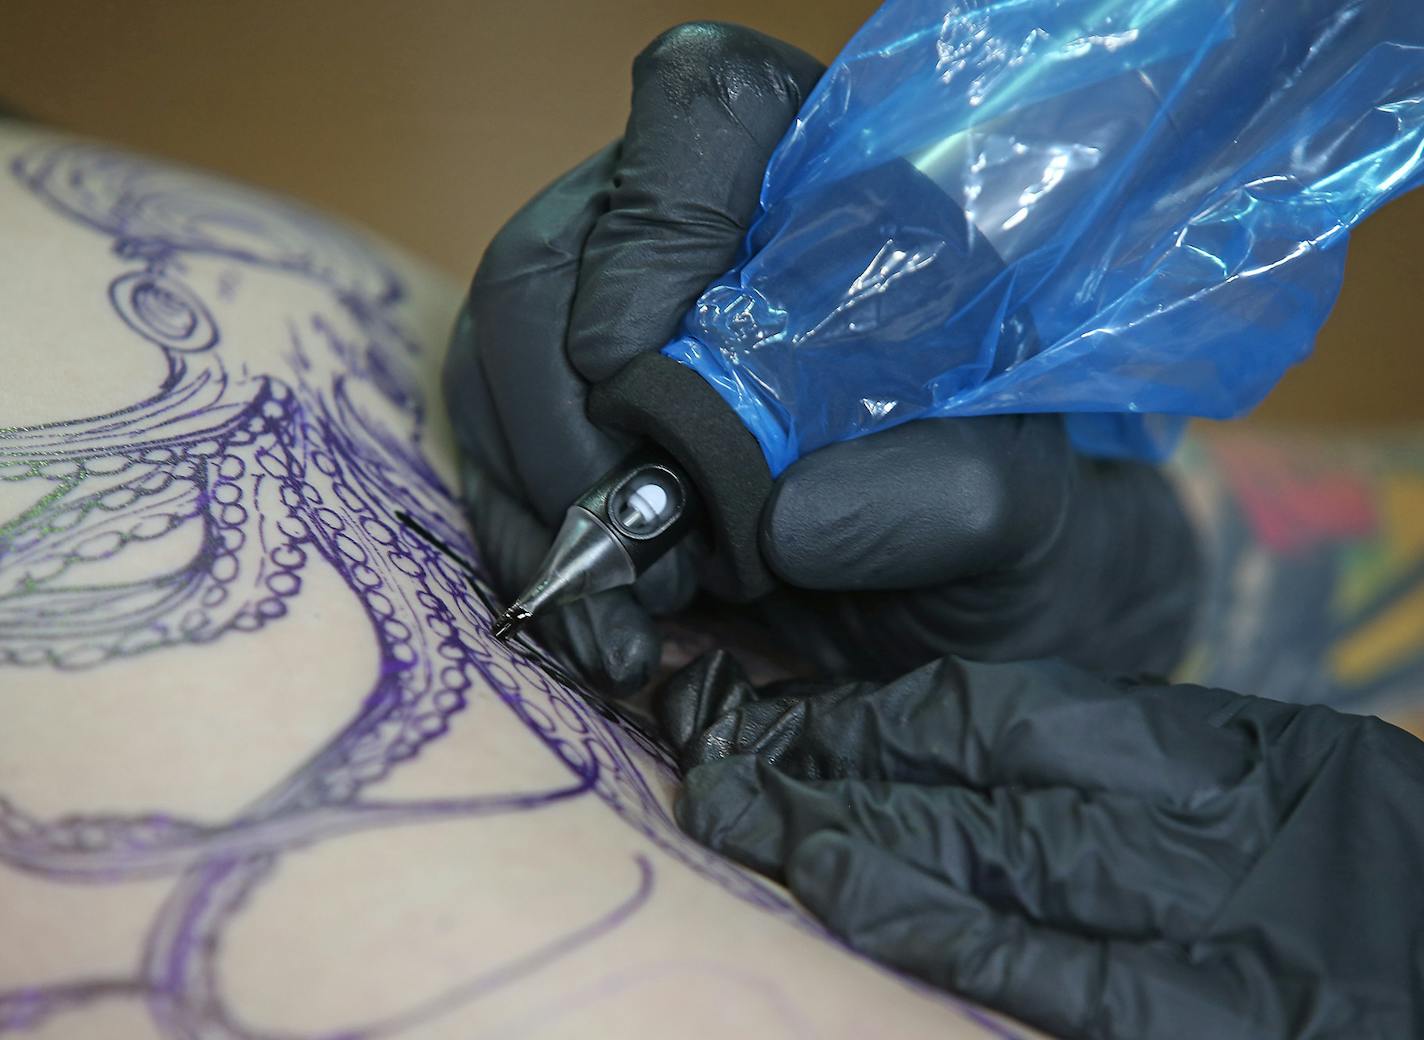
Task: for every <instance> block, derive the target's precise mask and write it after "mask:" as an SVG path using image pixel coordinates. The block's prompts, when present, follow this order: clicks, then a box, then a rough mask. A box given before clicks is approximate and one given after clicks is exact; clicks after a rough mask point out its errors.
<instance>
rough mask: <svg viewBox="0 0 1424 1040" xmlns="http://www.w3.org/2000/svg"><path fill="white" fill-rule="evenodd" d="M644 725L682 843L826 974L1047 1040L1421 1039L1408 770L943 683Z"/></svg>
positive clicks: (1080, 689)
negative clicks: (747, 886)
mask: <svg viewBox="0 0 1424 1040" xmlns="http://www.w3.org/2000/svg"><path fill="white" fill-rule="evenodd" d="M662 714H663V718H662V722H663V724H664V726H665V728H666V730H667V732H668V734H669V736H670V738H671V739H672V741H673V742H674V744H675V745H676V747H677V749H678V750H679V752H680V755H681V758H682V762H683V764H684V766H685V767H687V768H689V769H690V770H691V771H690V772H689V773H688V775H687V783H686V787H685V788H684V791H683V794H682V797H681V799H680V801H679V803H678V806H677V814H678V820H679V821H680V823H681V824H682V825H683V827H684V828H686V829H687V830H688V832H689V833H691V834H692V835H693V836H694V837H696V838H697V839H699V840H700V841H702V842H704V843H706V844H707V845H709V846H711V847H712V848H714V849H716V850H719V851H721V852H723V853H725V854H726V855H728V856H730V857H732V858H733V859H736V860H739V861H741V862H742V863H744V864H746V865H748V866H750V867H752V868H754V869H756V870H759V871H761V872H763V873H766V874H768V875H770V876H772V877H775V878H778V879H781V880H783V881H785V883H786V884H787V885H789V886H790V888H791V890H792V891H793V892H794V893H795V894H796V896H797V897H798V898H799V899H800V900H801V901H802V903H804V904H805V906H806V907H807V908H808V909H809V910H810V911H811V912H812V913H813V914H816V915H818V916H819V917H821V918H822V919H823V920H824V921H825V923H826V924H827V925H828V926H829V927H830V929H831V930H832V931H834V932H835V933H837V934H838V935H840V936H841V937H842V938H843V939H844V940H845V941H846V942H847V943H848V944H849V945H850V946H852V947H853V948H855V949H857V950H859V951H861V952H863V953H865V954H867V955H869V956H871V957H875V958H877V959H880V960H882V961H885V962H886V963H888V964H890V965H892V966H894V967H897V968H899V969H902V970H904V971H907V972H909V973H911V974H914V975H917V976H919V977H921V978H923V979H925V980H927V981H929V982H932V983H934V984H937V985H940V986H943V987H945V988H948V989H952V990H954V991H956V992H958V993H961V994H963V995H965V996H967V997H969V998H971V999H974V1000H977V1001H980V1002H982V1003H984V1004H986V1005H989V1006H992V1007H995V1008H998V1009H1000V1010H1002V1011H1004V1012H1006V1013H1008V1014H1010V1015H1014V1016H1016V1017H1018V1018H1020V1019H1022V1020H1024V1021H1025V1022H1028V1023H1030V1024H1033V1025H1036V1026H1039V1027H1041V1028H1043V1029H1045V1030H1048V1031H1049V1032H1051V1033H1053V1034H1055V1035H1059V1036H1062V1037H1065V1038H1076V1037H1092V1038H1113V1040H1168V1038H1172V1040H1176V1038H1181V1040H1200V1038H1204V1037H1210V1038H1211V1040H1235V1038H1247V1037H1251V1038H1282V1040H1284V1038H1293V1040H1324V1038H1331V1040H1373V1038H1380V1040H1384V1038H1389V1040H1396V1038H1403V1037H1418V1036H1424V886H1421V885H1420V884H1419V872H1420V869H1421V867H1424V811H1421V806H1424V744H1421V743H1420V742H1419V741H1418V740H1416V739H1415V738H1413V737H1412V736H1410V735H1408V734H1406V733H1405V732H1403V731H1402V730H1398V729H1396V728H1394V727H1393V726H1389V725H1387V724H1385V723H1383V722H1381V721H1379V720H1378V719H1373V718H1363V717H1359V716H1352V715H1343V714H1339V713H1337V712H1335V711H1332V710H1330V709H1328V708H1324V707H1319V706H1314V707H1300V706H1295V705H1288V704H1283V703H1279V702H1276V701H1269V700H1264V699H1260V698H1255V697H1245V696H1240V695H1238V694H1235V693H1229V692H1227V691H1224V690H1209V689H1202V688H1199V687H1189V686H1166V685H1159V686H1139V685H1133V684H1129V683H1125V682H1123V683H1108V682H1103V681H1100V680H1098V679H1095V678H1093V677H1091V676H1089V675H1088V674H1086V673H1084V672H1081V671H1077V670H1075V669H1073V668H1071V667H1069V666H1067V665H1061V664H1048V663H1039V664H1008V665H1004V664H997V665H996V664H970V663H965V662H961V661H958V660H955V659H952V658H949V659H945V660H943V661H940V662H937V663H934V664H931V665H928V666H926V667H924V668H921V669H920V670H918V671H916V672H913V673H911V674H909V675H906V676H904V677H903V678H901V679H899V680H897V681H895V682H892V683H890V684H888V685H885V686H883V687H878V688H877V687H875V686H872V685H868V684H858V685H857V684H852V685H844V686H838V687H830V688H816V687H814V686H811V685H807V684H804V683H801V684H783V685H781V686H779V687H776V688H767V689H766V690H764V691H762V692H758V691H756V690H754V689H753V688H752V687H751V685H750V684H749V683H748V682H747V681H746V679H745V677H744V676H743V675H742V673H741V671H740V669H739V667H738V666H737V665H736V663H735V662H734V661H732V660H731V659H730V658H729V657H728V656H726V655H725V654H722V653H718V654H712V655H708V656H707V657H705V658H703V659H701V660H700V661H698V662H697V663H695V664H693V665H690V666H689V667H688V668H687V669H685V670H684V671H682V672H681V673H679V674H678V675H677V676H675V677H674V678H673V679H672V680H671V681H670V683H669V685H668V687H667V689H666V693H665V697H664V699H663V701H662Z"/></svg>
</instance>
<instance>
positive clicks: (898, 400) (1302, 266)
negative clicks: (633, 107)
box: [497, 0, 1424, 636]
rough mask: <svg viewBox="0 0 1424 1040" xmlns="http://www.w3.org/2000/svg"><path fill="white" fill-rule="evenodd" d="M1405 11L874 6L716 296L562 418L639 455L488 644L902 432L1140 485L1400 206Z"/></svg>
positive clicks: (1418, 91) (581, 511) (747, 519)
mask: <svg viewBox="0 0 1424 1040" xmlns="http://www.w3.org/2000/svg"><path fill="white" fill-rule="evenodd" d="M1421 157H1424V4H1421V3H1420V2H1419V0H1377V2H1373V3H1368V4H1342V3H1340V2H1339V0H1025V2H1021V3H1013V4H1006V3H988V2H987V0H888V2H887V3H885V5H884V6H883V7H881V8H880V10H879V11H878V12H877V13H876V14H875V15H873V16H872V17H871V19H870V20H869V21H868V22H867V23H866V24H865V25H864V26H863V27H862V28H861V29H860V30H859V32H857V33H856V35H855V36H854V37H853V38H852V39H851V41H850V43H849V44H848V45H847V46H846V48H845V50H844V51H843V52H842V53H841V54H840V56H839V57H838V58H837V59H836V60H835V62H834V63H833V64H832V65H831V67H830V68H829V69H828V70H827V72H826V74H825V76H824V77H823V78H822V80H821V81H820V83H819V85H818V86H817V87H816V89H815V90H814V91H813V92H812V94H811V95H810V97H809V98H808V99H807V101H806V103H805V105H804V106H803V108H802V110H801V112H800V114H799V116H798V118H797V120H796V121H795V123H794V125H793V126H792V128H791V129H790V131H789V132H788V133H787V135H786V137H785V138H784V139H783V140H782V142H781V143H780V145H779V146H778V147H777V149H776V151H775V153H774V154H773V156H772V158H771V161H770V163H769V164H768V167H767V170H766V175H765V178H764V180H763V182H762V190H761V195H760V200H759V208H758V211H757V215H756V219H755V221H754V223H753V224H752V226H751V228H750V230H749V231H748V233H747V236H746V239H745V240H744V242H743V245H742V247H741V250H740V251H739V254H738V258H737V261H736V263H735V265H734V266H733V268H732V269H731V270H730V271H728V272H727V273H726V274H725V275H723V276H722V277H720V278H718V279H717V280H716V281H715V282H713V283H712V285H710V286H709V287H708V288H707V290H706V291H705V292H704V293H703V295H702V296H701V298H699V299H698V301H697V302H696V304H695V305H694V306H693V308H692V309H691V311H690V312H689V313H688V314H687V316H686V318H685V319H684V322H683V325H682V328H681V330H680V332H679V335H678V336H677V338H676V339H675V340H674V341H673V342H672V343H669V344H668V345H667V346H665V347H664V348H663V349H662V351H661V352H660V353H658V354H652V355H646V356H643V357H641V358H639V359H637V360H636V361H634V362H632V363H630V364H629V365H627V366H625V368H624V369H623V370H622V371H621V372H620V373H619V374H618V375H616V376H615V377H614V378H612V379H611V380H608V381H607V382H605V383H603V384H600V385H599V386H597V387H596V388H595V389H594V392H593V394H592V397H591V400H590V403H589V411H590V415H591V417H592V418H593V419H594V420H595V421H596V422H599V423H601V424H604V425H607V426H610V427H614V428H618V429H622V430H625V431H628V432H630V433H633V434H636V435H640V436H641V437H643V438H644V439H645V440H644V445H643V447H641V448H640V449H639V450H638V451H637V452H635V453H634V455H632V456H631V457H630V458H629V459H628V460H626V461H625V462H624V463H623V464H621V465H620V466H618V467H617V468H616V469H615V470H614V471H613V472H611V473H609V474H608V475H607V476H606V477H605V478H604V479H603V480H601V481H600V482H599V483H598V485H597V486H596V487H594V488H593V489H591V490H590V491H589V492H588V493H587V494H585V495H584V496H583V497H582V498H580V499H579V500H578V501H577V502H576V503H575V504H574V505H573V506H572V507H571V508H570V510H569V513H568V517H567V519H566V521H565V523H564V525H563V527H562V529H561V530H560V532H559V535H558V537H557V539H556V541H555V544H554V548H553V550H552V552H551V553H550V555H549V557H548V559H547V561H546V564H545V566H544V568H543V570H542V571H541V573H540V574H539V576H538V577H537V578H536V580H535V581H534V583H533V584H532V585H531V586H530V588H529V589H528V590H527V591H526V592H525V593H524V594H523V595H521V596H520V597H519V598H518V600H517V601H516V602H515V603H514V605H513V606H512V607H511V608H510V610H509V611H507V612H506V613H505V614H504V615H503V616H502V617H501V619H500V621H499V623H498V626H497V634H499V635H501V636H507V635H508V634H509V633H511V632H513V631H514V630H515V629H517V628H518V627H520V626H521V625H522V624H524V623H525V622H527V621H528V620H529V619H530V618H531V617H532V616H533V615H535V614H537V613H538V612H540V611H541V610H544V609H547V608H548V607H550V606H553V605H555V604H558V603H563V602H568V601H570V600H573V599H577V598H579V597H582V596H586V595H589V594H591V593H594V592H598V591H601V590H603V589H607V588H612V587H615V586H618V585H625V584H628V583H630V582H632V581H633V580H634V579H635V578H636V577H637V575H638V574H639V573H640V572H641V571H642V570H643V569H645V568H646V567H647V566H648V565H649V564H651V563H652V562H653V561H654V560H656V559H657V558H658V557H659V556H661V555H662V554H663V553H665V552H666V551H667V550H668V549H669V548H670V547H671V546H672V545H673V544H674V543H675V542H676V541H678V540H679V539H680V538H682V537H683V536H684V535H686V534H687V533H688V532H689V531H692V530H695V531H696V532H697V537H699V538H701V539H705V541H706V550H707V551H706V553H705V554H704V557H705V559H704V573H703V581H704V585H705V586H706V587H708V588H710V589H711V590H712V591H713V592H714V593H716V594H718V595H721V596H724V597H726V598H729V599H740V600H747V599H752V598H755V597H757V596H759V595H762V594H764V593H765V592H767V591H769V590H770V588H771V587H772V586H773V579H772V577H771V575H770V573H769V571H768V570H767V568H766V565H765V563H764V561H763V560H762V558H761V556H760V552H759V550H758V545H757V525H758V520H759V517H760V513H761V508H762V504H763V502H764V501H765V499H766V497H767V495H768V494H769V492H770V490H771V486H772V481H773V480H774V479H775V478H776V476H777V475H778V474H780V473H781V472H782V471H783V470H784V469H785V468H786V467H787V466H789V465H790V464H791V463H792V462H794V461H795V460H796V459H797V458H799V457H800V456H802V455H804V454H806V453H808V452H811V451H814V450H815V449H817V448H819V447H822V446H823V445H827V444H830V443H833V442H835V441H840V440H846V439H849V438H853V437H861V436H864V435H866V434H869V433H874V432H876V431H877V430H883V429H885V428H887V427H890V426H893V425H896V424H898V423H902V422H908V421H910V420H913V419H920V418H931V417H945V416H968V415H985V414H992V413H1005V412H1009V413H1012V412H1059V413H1064V414H1065V422H1066V424H1067V429H1068V432H1069V435H1070V436H1071V438H1072V440H1073V443H1074V445H1075V447H1076V448H1077V449H1079V450H1080V451H1083V452H1086V453H1091V454H1097V455H1104V456H1132V457H1138V458H1149V459H1152V458H1161V457H1163V456H1164V455H1165V454H1166V453H1167V452H1168V451H1170V449H1171V447H1172V445H1173V444H1174V443H1175V440H1176V438H1177V436H1178V435H1179V434H1180V432H1181V429H1182V428H1183V425H1184V424H1185V422H1186V418H1187V417H1188V416H1194V415H1195V416H1208V417H1214V418H1228V417H1232V416H1236V415H1239V414H1241V413H1242V412H1244V411H1246V410H1247V409H1249V408H1250V407H1252V406H1253V405H1254V404H1255V403H1256V402H1258V401H1259V400H1260V399H1261V398H1262V397H1263V396H1265V394H1266V393H1267V391H1269V390H1270V388H1271V387H1272V386H1273V385H1274V384H1275V383H1276V381H1277V380H1278V379H1279V378H1280V377H1281V375H1282V374H1283V373H1284V371H1285V370H1286V369H1287V368H1288V367H1289V366H1290V365H1291V364H1293V363H1295V362H1297V361H1299V360H1301V359H1303V358H1304V357H1305V356H1306V355H1307V354H1308V353H1309V351H1310V347H1311V345H1312V343H1313V340H1314V338H1315V335H1316V333H1317V331H1318V330H1319V328H1320V325H1321V324H1322V323H1323V321H1324V320H1325V317H1326V315H1327V314H1328V312H1329V310H1330V307H1331V306H1332V304H1333V302H1334V300H1335V297H1336V294H1337V293H1338V291H1339V287H1340V281H1341V276H1342V273H1343V270H1344V262H1345V242H1346V239H1347V237H1348V233H1349V231H1350V229H1351V228H1352V227H1353V226H1354V225H1355V224H1357V223H1358V222H1359V221H1360V220H1362V219H1363V218H1364V217H1365V216H1367V215H1368V214H1369V213H1371V212H1372V211H1374V210H1375V209H1377V208H1378V207H1379V206H1381V205H1383V204H1384V203H1385V202H1386V201H1388V200H1389V199H1391V198H1393V197H1394V196H1396V195H1399V194H1401V193H1402V192H1404V191H1406V190H1408V189H1409V188H1412V187H1414V186H1416V185H1417V184H1419V183H1420V181H1421V179H1422V178H1424V158H1421Z"/></svg>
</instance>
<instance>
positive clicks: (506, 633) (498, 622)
mask: <svg viewBox="0 0 1424 1040" xmlns="http://www.w3.org/2000/svg"><path fill="white" fill-rule="evenodd" d="M533 616H534V615H533V614H531V613H530V612H529V611H528V609H526V608H525V607H524V605H523V604H521V603H515V604H514V605H513V606H511V607H510V608H509V609H508V610H506V611H505V612H504V613H503V614H501V615H500V616H499V617H497V618H495V620H494V626H493V627H492V628H491V629H490V634H491V635H493V636H494V637H495V638H496V639H498V640H499V641H500V642H501V643H507V642H509V641H510V640H511V639H513V638H514V637H515V636H517V635H518V634H519V630H520V629H522V628H523V627H524V626H525V625H527V624H528V623H529V620H530V618H532V617H533Z"/></svg>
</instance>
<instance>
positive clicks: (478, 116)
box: [0, 0, 1424, 423]
mask: <svg viewBox="0 0 1424 1040" xmlns="http://www.w3.org/2000/svg"><path fill="white" fill-rule="evenodd" d="M874 6H875V5H874V4H873V3H872V2H869V0H755V2H754V0H566V2H562V3H560V2H553V0H523V2H503V0H501V2H491V0H484V2H481V0H405V2H399V0H244V2H241V3H238V2H226V3H218V2H216V0H181V2H175V0H124V2H108V0H0V99H3V100H5V101H8V102H9V103H10V104H12V105H14V106H16V107H18V108H20V109H22V110H24V111H27V112H28V113H30V114H32V115H34V116H36V117H39V118H43V119H46V120H50V121H53V122H56V123H59V124H61V125H64V126H67V127H70V128H72V129H76V130H79V131H83V132H85V133H90V134H94V135H99V136H103V137H106V138H109V139H112V140H114V141H117V142H120V143H122V144H125V145H129V146H132V147H135V148H139V149H143V150H146V151H149V152H153V153H157V154H159V155H165V156H170V157H172V158H176V159H181V160H184V161H186V162H190V163H195V164H198V165H201V166H207V167H211V168H213V169H217V170H221V171H224V172H226V173H229V174H232V175H234V176H237V177H239V178H242V179H245V180H248V181H251V182H254V183H257V184H261V185H265V186H267V187H271V188H276V189H279V190H281V191H285V192H289V193H291V194H293V195H296V196H299V197H301V198H305V199H307V200H309V201H311V202H313V203H315V204H317V205H319V206H321V207H324V208H327V209H330V210H334V211H336V212H339V213H342V214H344V215H346V216H349V217H353V218H355V219H356V220H358V221H360V222H362V223H365V224H367V225H369V226H371V227H373V228H375V229H377V230H378V231H381V232H382V233H384V234H386V235H387V236H389V237H391V238H393V239H395V240H397V241H400V242H403V243H404V244H406V245H407V246H409V247H410V248H412V249H413V250H415V251H416V252H418V253H420V254H423V255H425V256H427V257H429V258H431V259H432V260H434V261H435V262H437V263H438V264H440V265H441V266H443V267H445V268H446V269H448V270H450V271H452V272H455V273H457V274H460V275H461V276H464V275H466V274H468V273H469V272H470V271H471V270H472V269H473V267H474V265H475V263H476V261H477V260H478V257H479V254H480V251H481V250H482V248H483V246H484V243H485V242H486V241H488V239H489V237H490V236H491V235H492V234H493V233H494V231H495V229H496V228H498V226H499V224H500V223H501V221H502V220H503V218H504V217H505V216H506V215H507V214H508V213H510V212H511V211H512V210H513V209H515V208H516V207H517V206H518V205H519V204H520V202H522V201H523V199H524V198H526V197H527V196H528V195H529V194H530V193H532V192H533V191H534V190H535V189H537V188H538V187H539V186H541V185H542V184H544V183H546V182H547V181H549V180H551V179H552V178H553V177H555V176H556V175H557V174H558V173H559V172H561V171H562V170H563V169H565V168H567V167H568V166H570V165H572V164H573V163H574V162H576V161H577V160H578V159H580V158H582V157H583V156H584V155H586V154H588V153H589V152H591V151H593V150H594V149H595V148H597V147H599V146H600V145H602V144H603V143H604V142H606V141H607V140H609V139H610V138H612V137H614V136H616V135H617V134H618V133H619V132H620V129H621V124H622V121H623V118H624V116H625V114H626V104H627V92H628V66H629V63H630V62H631V60H632V58H633V56H634V55H635V54H636V53H637V52H638V50H639V49H641V47H642V46H643V44H644V43H646V42H647V41H648V40H649V39H651V38H652V37H653V36H654V35H656V33H657V32H659V31H660V30H662V29H664V28H667V27H668V26H670V25H674V24H676V23H678V22H680V21H686V20H690V19H696V18H711V19H721V20H728V21H737V22H742V23H745V24H748V25H752V26H754V27H756V28H758V29H761V30H763V31H765V32H769V33H772V34H774V35H777V36H781V37H783V38H785V39H788V40H791V41H792V42H795V43H797V44H799V45H800V46H802V47H804V48H805V49H807V50H809V51H811V52H813V53H815V54H817V55H819V56H820V57H821V58H822V59H823V60H829V59H830V58H831V57H832V56H833V55H834V53H835V51H836V50H837V49H838V47H839V46H840V44H841V43H843V42H844V40H845V39H846V37H847V36H848V35H849V34H850V33H851V32H852V31H853V29H854V28H855V26H856V25H857V24H858V23H859V22H860V21H861V20H862V19H864V17H865V16H866V15H868V14H869V13H870V11H871V10H873V8H874ZM0 234H3V228H0ZM1421 240H1424V192H1421V193H1419V194H1418V195H1416V196H1414V197H1410V198H1407V199H1405V200H1403V201H1402V202H1399V203H1396V204H1395V205H1394V206H1392V207H1391V208H1389V209H1388V210H1386V211H1384V212H1382V213H1381V214H1379V215H1377V216H1376V217H1375V218H1374V219H1373V220H1372V221H1371V222H1370V224H1369V225H1368V226H1366V227H1365V228H1364V229H1362V231H1361V232H1359V233H1358V234H1357V236H1356V238H1355V245H1354V247H1353V254H1352V257H1351V262H1350V270H1349V277H1348V280H1347V287H1346V291H1345V294H1344V297H1343V298H1342V300H1341V302H1340V305H1339V307H1338V308H1337V312H1336V314H1335V316H1334V317H1333V318H1332V320H1331V323H1330V325H1329V327H1328V328H1327V330H1326V334H1325V336H1324V338H1323V339H1322V342H1321V344H1320V346H1319V348H1318V350H1317V356H1316V357H1315V358H1314V359H1313V360H1312V361H1311V362H1310V363H1309V364H1307V365H1306V366H1304V367H1302V368H1301V369H1298V370H1297V371H1296V372H1295V373H1293V374H1292V375H1291V376H1289V377H1288V378H1287V380H1286V382H1285V383H1283V384H1282V386H1281V388H1280V389H1279V390H1278V391H1277V392H1276V394H1275V395H1273V397H1272V399H1271V400H1270V402H1268V404H1267V405H1266V406H1265V407H1264V408H1263V409H1262V412H1261V415H1262V416H1263V417H1264V418H1272V419H1281V420H1292V421H1294V420H1310V421H1316V422H1332V423H1339V422H1358V421H1370V422H1398V421H1407V420H1411V419H1416V420H1418V419H1424V361H1421V359H1420V356H1421V344H1422V343H1424V337H1421V334H1420V332H1419V326H1420V325H1421V323H1424V241H1421Z"/></svg>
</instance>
